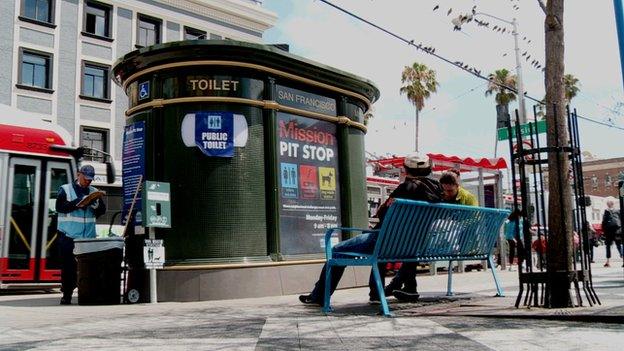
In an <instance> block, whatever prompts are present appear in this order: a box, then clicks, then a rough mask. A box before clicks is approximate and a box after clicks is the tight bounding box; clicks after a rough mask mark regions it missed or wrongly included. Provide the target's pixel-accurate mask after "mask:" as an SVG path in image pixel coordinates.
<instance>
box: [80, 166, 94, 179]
mask: <svg viewBox="0 0 624 351" xmlns="http://www.w3.org/2000/svg"><path fill="white" fill-rule="evenodd" d="M78 172H79V173H82V175H83V176H84V177H85V179H87V180H93V177H95V169H93V166H91V165H84V166H82V167H80V170H79V171H78Z"/></svg>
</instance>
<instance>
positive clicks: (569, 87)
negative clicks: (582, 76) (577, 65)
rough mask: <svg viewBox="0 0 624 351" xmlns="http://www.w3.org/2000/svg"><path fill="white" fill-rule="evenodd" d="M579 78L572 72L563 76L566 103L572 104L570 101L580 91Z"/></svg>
mask: <svg viewBox="0 0 624 351" xmlns="http://www.w3.org/2000/svg"><path fill="white" fill-rule="evenodd" d="M578 84H579V80H578V78H576V77H575V76H573V75H571V74H566V75H564V76H563V86H564V92H565V100H566V104H568V105H569V104H570V101H572V99H574V97H575V96H576V94H578V92H579V87H578Z"/></svg>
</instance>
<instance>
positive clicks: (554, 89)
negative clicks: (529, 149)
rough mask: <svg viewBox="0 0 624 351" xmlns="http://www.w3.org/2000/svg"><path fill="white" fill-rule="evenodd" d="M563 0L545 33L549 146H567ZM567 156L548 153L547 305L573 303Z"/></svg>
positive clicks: (550, 9)
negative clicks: (571, 294)
mask: <svg viewBox="0 0 624 351" xmlns="http://www.w3.org/2000/svg"><path fill="white" fill-rule="evenodd" d="M563 1H564V0H549V1H548V4H547V14H546V20H545V22H544V30H545V36H546V77H545V80H546V123H547V124H548V136H547V144H548V146H549V147H557V146H568V134H567V121H566V113H565V112H566V111H565V105H564V101H565V94H564V83H563V75H564V63H563V58H564V41H563ZM568 163H569V162H568V157H567V156H566V154H565V153H563V152H558V153H557V152H549V153H548V174H549V177H548V189H549V192H550V196H549V198H548V227H549V237H548V254H547V259H548V275H549V279H548V283H547V289H546V291H547V298H546V306H547V307H551V308H558V307H569V306H572V301H571V296H570V283H569V278H568V272H570V271H572V202H571V197H572V194H571V189H570V181H569V178H568Z"/></svg>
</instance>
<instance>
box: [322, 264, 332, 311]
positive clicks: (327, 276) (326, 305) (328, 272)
mask: <svg viewBox="0 0 624 351" xmlns="http://www.w3.org/2000/svg"><path fill="white" fill-rule="evenodd" d="M331 275H332V266H331V265H330V264H327V265H326V266H325V291H324V292H323V293H324V298H323V312H325V313H329V312H331V311H332V308H331V304H330V301H329V300H330V299H331V293H330V291H329V290H330V289H331Z"/></svg>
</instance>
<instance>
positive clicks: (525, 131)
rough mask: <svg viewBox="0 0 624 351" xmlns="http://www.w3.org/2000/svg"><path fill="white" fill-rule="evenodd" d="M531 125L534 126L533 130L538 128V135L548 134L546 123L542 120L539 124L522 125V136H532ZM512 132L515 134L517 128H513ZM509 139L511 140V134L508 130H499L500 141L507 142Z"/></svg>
mask: <svg viewBox="0 0 624 351" xmlns="http://www.w3.org/2000/svg"><path fill="white" fill-rule="evenodd" d="M530 124H533V130H535V128H537V134H541V133H546V121H545V120H542V121H537V123H535V122H531V123H526V124H521V125H520V134H522V136H527V135H529V134H531V130H530V128H529V125H530ZM511 132H512V133H514V134H515V133H516V127H512V128H511ZM507 139H509V132H508V130H507V128H500V129H499V130H498V140H507Z"/></svg>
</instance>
